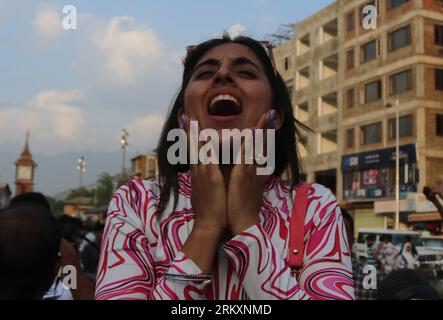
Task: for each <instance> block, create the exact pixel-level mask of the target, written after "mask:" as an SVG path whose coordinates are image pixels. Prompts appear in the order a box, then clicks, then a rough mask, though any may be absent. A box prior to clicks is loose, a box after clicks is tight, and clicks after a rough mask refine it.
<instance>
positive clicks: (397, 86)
mask: <svg viewBox="0 0 443 320" xmlns="http://www.w3.org/2000/svg"><path fill="white" fill-rule="evenodd" d="M411 78H412V76H411V70H406V71H403V72H400V73H397V74H394V75H393V76H391V77H390V78H389V79H390V89H391V91H390V92H391V95H394V94H398V93H402V92H405V91H409V90H411V88H412V79H411Z"/></svg>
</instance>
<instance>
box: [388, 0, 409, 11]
mask: <svg viewBox="0 0 443 320" xmlns="http://www.w3.org/2000/svg"><path fill="white" fill-rule="evenodd" d="M408 1H409V0H389V1H388V9H389V10H391V9H394V8H397V7H399V6H401V5H402V4H404V3H406V2H408Z"/></svg>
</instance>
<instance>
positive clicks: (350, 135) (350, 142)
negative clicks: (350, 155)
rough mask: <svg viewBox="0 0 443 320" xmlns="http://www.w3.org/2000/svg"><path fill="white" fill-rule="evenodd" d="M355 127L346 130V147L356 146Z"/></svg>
mask: <svg viewBox="0 0 443 320" xmlns="http://www.w3.org/2000/svg"><path fill="white" fill-rule="evenodd" d="M354 133H355V132H354V129H353V128H352V129H348V130H346V148H348V149H350V148H354V140H355V134H354Z"/></svg>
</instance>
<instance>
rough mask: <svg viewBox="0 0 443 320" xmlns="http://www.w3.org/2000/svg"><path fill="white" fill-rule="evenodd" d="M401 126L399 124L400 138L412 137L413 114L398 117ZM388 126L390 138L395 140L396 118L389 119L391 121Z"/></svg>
mask: <svg viewBox="0 0 443 320" xmlns="http://www.w3.org/2000/svg"><path fill="white" fill-rule="evenodd" d="M398 121H399V123H400V126H399V128H400V129H399V135H400V138H404V137H411V136H412V128H413V125H412V115H407V116H403V117H400V118H399V119H398ZM388 127H389V140H394V139H395V138H396V137H395V135H396V132H395V130H396V119H395V118H394V119H389V123H388Z"/></svg>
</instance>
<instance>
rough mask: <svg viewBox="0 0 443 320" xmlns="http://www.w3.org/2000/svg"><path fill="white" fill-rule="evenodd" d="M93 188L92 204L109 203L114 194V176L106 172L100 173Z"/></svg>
mask: <svg viewBox="0 0 443 320" xmlns="http://www.w3.org/2000/svg"><path fill="white" fill-rule="evenodd" d="M94 190H95V191H94V206H97V207H100V206H104V205H107V204H109V202H110V201H111V199H112V196H113V195H114V177H112V176H111V175H110V174H109V173H107V172H103V173H101V174H100V175H99V178H98V180H97V184H96V187H95V189H94Z"/></svg>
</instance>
